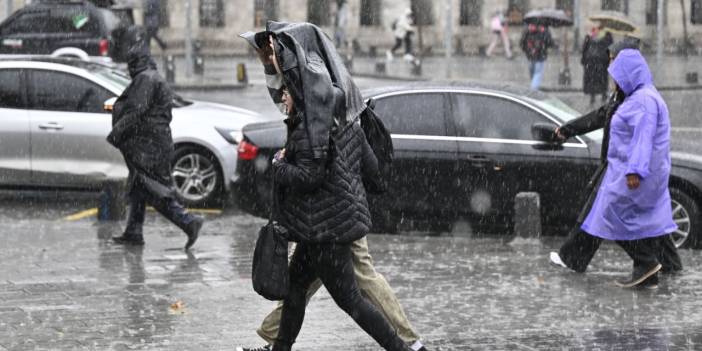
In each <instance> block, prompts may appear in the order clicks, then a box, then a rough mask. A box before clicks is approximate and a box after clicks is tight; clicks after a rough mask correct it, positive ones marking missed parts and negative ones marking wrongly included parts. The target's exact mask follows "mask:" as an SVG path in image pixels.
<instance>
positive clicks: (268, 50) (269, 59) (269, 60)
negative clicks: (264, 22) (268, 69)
mask: <svg viewBox="0 0 702 351" xmlns="http://www.w3.org/2000/svg"><path fill="white" fill-rule="evenodd" d="M274 52H275V51H274V50H273V36H269V37H268V44H266V45H264V46H262V47H261V48H260V49H256V53H257V54H258V59H259V60H260V61H261V63H262V64H264V65H272V64H273V55H275V54H274Z"/></svg>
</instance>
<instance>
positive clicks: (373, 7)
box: [361, 0, 381, 26]
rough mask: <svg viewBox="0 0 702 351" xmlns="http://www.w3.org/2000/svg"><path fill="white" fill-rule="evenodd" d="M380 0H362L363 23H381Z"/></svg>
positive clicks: (371, 24) (367, 24)
mask: <svg viewBox="0 0 702 351" xmlns="http://www.w3.org/2000/svg"><path fill="white" fill-rule="evenodd" d="M380 17H381V16H380V0H361V25H362V26H379V25H380V20H381V18H380Z"/></svg>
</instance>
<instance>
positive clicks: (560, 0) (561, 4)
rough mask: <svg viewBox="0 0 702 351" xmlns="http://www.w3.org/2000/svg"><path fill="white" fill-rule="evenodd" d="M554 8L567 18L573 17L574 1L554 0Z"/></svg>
mask: <svg viewBox="0 0 702 351" xmlns="http://www.w3.org/2000/svg"><path fill="white" fill-rule="evenodd" d="M556 8H557V9H559V10H563V12H565V13H566V14H568V16H570V17H573V12H574V10H575V0H556Z"/></svg>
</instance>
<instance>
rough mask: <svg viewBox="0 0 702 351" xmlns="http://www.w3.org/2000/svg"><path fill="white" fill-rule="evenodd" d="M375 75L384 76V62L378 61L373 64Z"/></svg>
mask: <svg viewBox="0 0 702 351" xmlns="http://www.w3.org/2000/svg"><path fill="white" fill-rule="evenodd" d="M375 73H376V74H385V61H378V62H376V63H375Z"/></svg>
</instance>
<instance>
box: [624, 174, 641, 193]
mask: <svg viewBox="0 0 702 351" xmlns="http://www.w3.org/2000/svg"><path fill="white" fill-rule="evenodd" d="M639 185H641V178H640V177H639V175H638V174H627V175H626V186H627V187H629V190H635V189H638V188H639Z"/></svg>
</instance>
